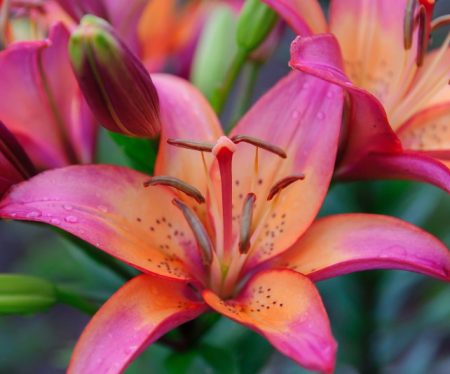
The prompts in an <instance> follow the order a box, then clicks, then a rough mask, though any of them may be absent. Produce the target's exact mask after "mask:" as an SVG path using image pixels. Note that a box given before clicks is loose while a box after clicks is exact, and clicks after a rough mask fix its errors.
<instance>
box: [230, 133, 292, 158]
mask: <svg viewBox="0 0 450 374" xmlns="http://www.w3.org/2000/svg"><path fill="white" fill-rule="evenodd" d="M231 140H232V141H233V143H236V144H237V143H241V142H244V143H248V144H251V145H254V146H255V147H258V148H261V149H264V150H266V151H269V152H272V153H274V154H276V155H278V156H280V157H281V158H286V157H287V155H286V152H285V151H283V150H282V149H281V148H280V147H277V146H276V145H273V144H270V143H267V142H265V141H264V140H261V139H258V138H254V137H252V136H247V135H236V136H233V137H232V138H231Z"/></svg>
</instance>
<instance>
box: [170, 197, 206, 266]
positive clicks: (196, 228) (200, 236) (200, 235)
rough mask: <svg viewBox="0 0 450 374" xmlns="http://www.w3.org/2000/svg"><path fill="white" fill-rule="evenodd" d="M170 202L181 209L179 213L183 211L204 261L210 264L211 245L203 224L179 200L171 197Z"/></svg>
mask: <svg viewBox="0 0 450 374" xmlns="http://www.w3.org/2000/svg"><path fill="white" fill-rule="evenodd" d="M172 203H173V204H174V205H175V206H176V207H177V208H178V209H180V210H181V213H183V215H184V218H186V221H187V223H188V225H189V227H190V228H191V230H192V233H193V234H194V236H195V239H196V241H197V245H198V247H199V248H200V251H201V255H202V257H203V259H204V261H205V263H206V264H210V263H211V261H212V253H213V245H212V242H211V239H210V238H209V235H208V232H207V231H206V229H205V226H203V223H202V222H201V221H200V219H199V218H198V217H197V215H196V214H195V213H194V212H193V211H192V210H191V209H190V208H189V207H188V206H187V205H186V204H185V203H183V202H182V201H181V200H178V199H173V200H172Z"/></svg>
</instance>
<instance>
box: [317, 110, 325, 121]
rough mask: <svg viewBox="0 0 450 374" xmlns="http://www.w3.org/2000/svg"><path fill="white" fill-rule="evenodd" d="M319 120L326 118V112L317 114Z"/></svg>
mask: <svg viewBox="0 0 450 374" xmlns="http://www.w3.org/2000/svg"><path fill="white" fill-rule="evenodd" d="M317 118H318V119H321V120H322V119H324V118H325V113H324V112H319V113H317Z"/></svg>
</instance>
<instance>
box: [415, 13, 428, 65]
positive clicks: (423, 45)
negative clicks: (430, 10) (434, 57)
mask: <svg viewBox="0 0 450 374" xmlns="http://www.w3.org/2000/svg"><path fill="white" fill-rule="evenodd" d="M418 22H419V35H418V39H417V43H418V45H417V57H416V64H417V66H422V64H423V59H424V57H425V52H426V51H427V47H428V35H427V24H426V23H427V11H426V9H425V7H424V6H423V5H422V6H420V8H419V15H418Z"/></svg>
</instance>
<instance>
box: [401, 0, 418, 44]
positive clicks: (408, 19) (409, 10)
mask: <svg viewBox="0 0 450 374" xmlns="http://www.w3.org/2000/svg"><path fill="white" fill-rule="evenodd" d="M416 6H417V0H408V3H407V4H406V10H405V18H404V20H403V45H404V47H405V49H406V50H408V49H410V48H411V46H412V38H413V32H414V27H415V14H416Z"/></svg>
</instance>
